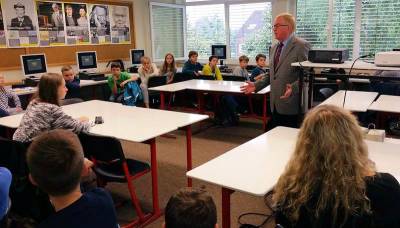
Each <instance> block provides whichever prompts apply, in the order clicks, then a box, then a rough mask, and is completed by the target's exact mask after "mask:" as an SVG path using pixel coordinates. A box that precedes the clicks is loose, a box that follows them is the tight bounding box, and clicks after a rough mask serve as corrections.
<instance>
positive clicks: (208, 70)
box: [202, 55, 222, 81]
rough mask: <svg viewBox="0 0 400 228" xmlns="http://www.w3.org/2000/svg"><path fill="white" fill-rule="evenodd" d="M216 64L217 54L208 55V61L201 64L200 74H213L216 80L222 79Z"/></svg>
mask: <svg viewBox="0 0 400 228" xmlns="http://www.w3.org/2000/svg"><path fill="white" fill-rule="evenodd" d="M217 64H218V56H215V55H212V56H210V57H209V58H208V63H207V64H206V65H204V66H203V70H202V74H203V75H206V76H213V77H214V78H215V79H216V80H219V81H222V75H221V72H220V71H219V68H218V66H217Z"/></svg>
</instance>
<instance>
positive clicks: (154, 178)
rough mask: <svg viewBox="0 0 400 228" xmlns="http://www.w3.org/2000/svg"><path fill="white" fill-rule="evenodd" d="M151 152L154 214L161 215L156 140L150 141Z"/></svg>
mask: <svg viewBox="0 0 400 228" xmlns="http://www.w3.org/2000/svg"><path fill="white" fill-rule="evenodd" d="M150 152H151V184H152V191H153V213H154V214H160V213H161V212H160V205H159V202H158V176H157V175H158V174H157V149H156V139H155V138H154V139H151V140H150Z"/></svg>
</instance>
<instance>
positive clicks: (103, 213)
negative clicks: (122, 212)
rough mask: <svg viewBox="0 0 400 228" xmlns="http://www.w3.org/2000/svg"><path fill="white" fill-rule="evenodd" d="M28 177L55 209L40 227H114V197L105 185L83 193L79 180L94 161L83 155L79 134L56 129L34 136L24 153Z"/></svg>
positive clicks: (115, 221)
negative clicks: (26, 151)
mask: <svg viewBox="0 0 400 228" xmlns="http://www.w3.org/2000/svg"><path fill="white" fill-rule="evenodd" d="M27 163H28V168H29V170H30V174H29V178H30V180H31V182H32V183H33V184H34V185H37V186H38V187H39V188H40V189H42V190H43V191H44V192H46V193H47V194H49V198H50V201H51V203H52V205H53V206H54V209H55V211H56V212H55V213H54V214H53V215H51V216H50V217H49V218H47V219H46V220H45V221H43V222H42V223H41V224H40V225H39V228H54V227H57V228H71V227H96V228H117V227H118V224H117V218H116V213H115V209H114V205H113V201H112V199H111V196H110V195H109V193H107V192H106V191H105V190H104V189H101V188H94V189H92V190H90V191H87V192H85V193H84V194H82V192H81V189H80V181H81V177H82V176H87V175H88V174H89V171H90V167H91V166H92V165H93V163H91V162H90V161H89V160H87V159H85V158H84V157H83V149H82V146H81V144H80V142H79V139H78V136H76V135H75V134H74V133H72V132H71V131H68V130H63V129H57V130H52V131H48V132H45V133H43V134H41V135H40V136H38V137H37V138H35V139H34V140H33V142H32V144H31V145H30V147H29V149H28V153H27Z"/></svg>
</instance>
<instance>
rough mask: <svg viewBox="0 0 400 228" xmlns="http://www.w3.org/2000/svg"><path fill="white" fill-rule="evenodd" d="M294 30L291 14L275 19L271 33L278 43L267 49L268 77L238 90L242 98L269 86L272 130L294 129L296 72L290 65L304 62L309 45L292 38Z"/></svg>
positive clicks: (295, 125)
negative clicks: (276, 127) (242, 93)
mask: <svg viewBox="0 0 400 228" xmlns="http://www.w3.org/2000/svg"><path fill="white" fill-rule="evenodd" d="M295 29H296V21H295V19H294V17H293V16H292V15H291V14H288V13H283V14H280V15H278V16H277V17H276V18H275V21H274V26H273V30H274V34H275V38H276V39H277V40H278V41H279V43H277V44H275V45H274V46H273V47H272V48H271V52H270V56H269V67H270V71H269V72H270V75H269V76H264V77H263V78H262V79H260V80H258V81H257V82H254V83H253V82H247V85H244V86H242V87H241V90H242V91H243V92H244V93H245V94H249V93H252V92H257V91H259V90H261V89H263V88H265V87H266V86H268V85H269V84H270V85H271V93H270V106H271V112H272V121H273V125H274V126H288V127H297V126H298V120H299V114H300V110H299V107H300V104H299V102H300V96H301V95H300V93H299V74H300V72H299V71H298V69H297V68H296V67H292V66H291V64H292V63H294V62H302V61H305V60H307V56H308V51H309V49H310V44H309V43H308V42H307V41H305V40H303V39H300V38H298V37H296V36H295V35H294V31H295Z"/></svg>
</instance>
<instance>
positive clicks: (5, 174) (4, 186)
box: [0, 167, 12, 225]
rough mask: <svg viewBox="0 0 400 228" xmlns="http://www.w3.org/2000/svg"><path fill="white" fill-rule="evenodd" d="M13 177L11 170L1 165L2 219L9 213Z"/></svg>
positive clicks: (0, 206) (0, 194) (0, 195)
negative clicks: (9, 194)
mask: <svg viewBox="0 0 400 228" xmlns="http://www.w3.org/2000/svg"><path fill="white" fill-rule="evenodd" d="M11 179H12V176H11V173H10V170H8V169H7V168H5V167H0V220H2V219H3V218H4V216H5V215H6V214H7V211H8V208H9V206H10V203H9V196H8V193H9V191H10V185H11ZM0 225H1V224H0Z"/></svg>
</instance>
